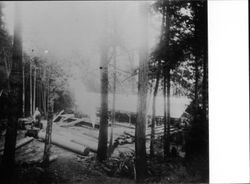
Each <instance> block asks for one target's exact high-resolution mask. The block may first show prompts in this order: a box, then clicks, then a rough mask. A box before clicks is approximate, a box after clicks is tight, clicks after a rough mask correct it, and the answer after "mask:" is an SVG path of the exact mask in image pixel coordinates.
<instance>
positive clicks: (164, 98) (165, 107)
mask: <svg viewBox="0 0 250 184" xmlns="http://www.w3.org/2000/svg"><path fill="white" fill-rule="evenodd" d="M164 68H166V67H164ZM166 83H167V77H166V69H164V77H163V103H164V118H163V122H164V135H163V140H164V141H163V145H164V159H165V160H166V159H167V157H168V153H169V151H168V149H167V144H166V143H167V103H166Z"/></svg>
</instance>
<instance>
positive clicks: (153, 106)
mask: <svg viewBox="0 0 250 184" xmlns="http://www.w3.org/2000/svg"><path fill="white" fill-rule="evenodd" d="M160 73H161V66H160V62H158V69H157V75H156V82H155V88H154V96H153V104H152V123H151V141H150V156H151V157H153V156H154V144H155V123H156V119H155V105H156V96H157V93H158V86H159V81H160Z"/></svg>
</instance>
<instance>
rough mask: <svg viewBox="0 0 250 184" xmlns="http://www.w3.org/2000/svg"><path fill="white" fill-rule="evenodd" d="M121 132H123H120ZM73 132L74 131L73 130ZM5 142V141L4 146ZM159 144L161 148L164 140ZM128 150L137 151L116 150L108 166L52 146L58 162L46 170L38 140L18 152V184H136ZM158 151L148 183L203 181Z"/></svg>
mask: <svg viewBox="0 0 250 184" xmlns="http://www.w3.org/2000/svg"><path fill="white" fill-rule="evenodd" d="M74 129H77V130H78V131H80V130H79V128H76V127H75V128H74ZM54 130H55V129H54ZM119 130H121V129H120V128H119ZM71 131H73V130H72V129H71ZM75 131H76V130H75ZM81 132H82V131H81ZM93 133H94V132H93ZM24 134H25V131H19V133H18V139H20V138H22V137H24ZM119 134H120V133H119ZM92 135H93V136H94V137H95V136H96V135H95V134H92ZM2 138H3V137H2ZM2 141H3V140H2V139H1V141H0V142H1V144H2ZM1 144H0V145H1ZM157 144H159V145H161V142H160V140H159V141H158V143H157ZM128 150H130V151H131V150H132V152H133V151H134V143H132V144H125V145H119V146H118V147H117V148H116V149H115V151H114V154H113V155H112V158H111V161H109V162H107V163H106V165H105V164H101V163H98V162H97V161H96V158H95V154H94V153H92V152H90V154H89V155H88V156H80V155H77V154H75V153H72V152H70V151H67V150H65V149H62V148H60V147H57V146H54V145H52V148H51V155H52V156H56V157H57V158H56V159H55V160H54V161H52V162H51V163H50V165H49V167H48V168H46V169H45V168H43V167H42V166H41V164H39V163H38V162H39V160H41V159H42V156H43V151H44V142H41V141H39V140H37V139H34V140H33V141H32V142H31V143H29V144H27V145H25V146H23V147H21V148H19V149H17V150H16V163H17V171H18V172H17V173H18V178H17V180H18V183H25V184H29V183H30V184H31V183H32V184H47V183H48V184H50V183H51V184H52V183H59V184H67V183H70V184H71V183H73V184H77V183H79V184H80V183H88V184H99V183H103V184H105V183H107V184H109V183H114V184H116V183H121V184H123V183H124V184H130V183H131V184H133V183H135V181H134V179H133V177H134V176H133V167H132V166H131V163H132V162H133V155H132V157H127V156H123V157H118V156H120V155H121V153H125V152H126V151H128ZM157 150H158V151H159V150H161V151H159V154H158V156H156V158H154V159H148V164H147V165H148V176H149V177H148V178H147V180H146V181H145V183H190V182H199V183H200V181H201V180H202V178H201V176H200V174H199V173H198V172H190V171H192V169H190V168H189V166H186V165H185V164H184V162H183V160H182V158H175V159H172V161H171V162H169V163H165V162H164V161H163V160H162V155H161V154H162V153H161V152H162V147H161V146H159V147H158V146H156V151H157ZM123 155H124V154H123ZM117 157H118V158H117ZM113 158H116V159H115V160H116V164H118V165H116V166H112V167H111V169H110V167H109V168H108V167H107V166H109V165H110V163H111V165H112V164H113V163H114V159H113ZM112 159H113V160H112ZM123 160H124V161H123ZM198 162H199V161H198ZM131 167H132V168H131ZM119 169H120V172H118V174H117V172H116V171H115V170H119ZM110 170H113V171H110ZM123 170H124V171H125V172H123V173H122V172H121V171H123ZM107 171H108V172H107ZM124 173H125V174H124Z"/></svg>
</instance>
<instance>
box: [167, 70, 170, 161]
mask: <svg viewBox="0 0 250 184" xmlns="http://www.w3.org/2000/svg"><path fill="white" fill-rule="evenodd" d="M170 79H171V78H170V68H169V67H168V68H167V139H166V141H167V142H166V149H167V152H168V155H169V156H170V119H171V117H170V108H171V107H170V88H171V85H170Z"/></svg>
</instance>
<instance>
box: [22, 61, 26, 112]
mask: <svg viewBox="0 0 250 184" xmlns="http://www.w3.org/2000/svg"><path fill="white" fill-rule="evenodd" d="M24 69H25V68H24V64H23V65H22V75H23V96H22V102H23V103H22V105H23V106H22V110H23V117H25V75H24Z"/></svg>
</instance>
